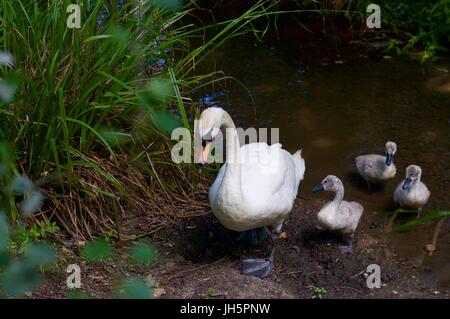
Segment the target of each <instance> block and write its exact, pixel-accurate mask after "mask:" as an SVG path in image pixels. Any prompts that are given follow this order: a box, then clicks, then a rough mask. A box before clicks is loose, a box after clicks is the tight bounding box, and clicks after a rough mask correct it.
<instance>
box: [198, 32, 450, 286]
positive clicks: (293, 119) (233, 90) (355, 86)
mask: <svg viewBox="0 0 450 319" xmlns="http://www.w3.org/2000/svg"><path fill="white" fill-rule="evenodd" d="M296 56H298V54H296V52H295V49H293V48H292V46H291V45H290V44H286V43H275V44H272V45H270V44H260V43H258V42H256V41H254V40H253V39H251V38H245V39H242V38H240V39H236V40H233V41H231V42H229V43H228V44H227V45H225V46H224V47H222V48H221V49H218V50H217V51H216V52H215V53H214V54H213V56H212V58H211V61H210V62H211V63H210V64H209V71H211V70H222V71H224V73H225V74H226V75H229V76H233V77H235V78H236V79H238V80H239V81H241V82H242V83H243V84H245V86H246V87H247V88H248V89H249V90H250V92H251V93H252V95H253V98H254V102H255V106H253V104H252V100H251V99H250V97H249V95H248V93H247V91H246V90H245V89H243V87H242V86H241V85H239V84H238V83H237V82H234V81H231V80H227V82H226V83H222V84H220V85H217V84H216V85H215V87H213V88H212V90H211V88H210V90H209V91H208V92H202V95H203V98H204V102H205V104H208V105H218V106H221V107H223V108H224V109H226V110H227V111H229V112H230V114H231V115H232V117H233V119H234V121H235V123H236V125H237V126H240V127H243V128H247V127H256V128H259V127H267V128H273V127H276V128H279V129H280V142H281V143H282V144H283V146H284V148H286V149H287V150H289V151H291V152H293V151H295V150H296V149H298V148H302V149H303V156H304V158H305V161H306V174H305V179H304V181H303V182H302V184H301V186H300V194H299V197H300V198H313V197H318V198H321V199H327V198H330V197H331V194H320V195H317V194H312V193H311V189H312V187H313V186H314V185H316V184H317V183H319V182H320V181H321V180H322V179H323V178H324V177H325V176H326V175H328V174H334V175H337V176H338V177H340V178H341V179H342V181H343V182H344V185H345V198H346V199H347V200H355V201H358V202H360V203H361V204H362V205H363V206H364V208H365V212H364V215H363V219H362V221H361V224H360V227H359V231H363V232H367V233H370V232H371V231H372V228H373V226H374V225H386V224H387V223H388V221H389V215H388V214H386V213H385V212H386V211H392V210H393V209H394V206H393V203H392V194H393V191H394V189H395V187H396V185H397V184H398V183H399V182H400V181H401V180H402V179H403V178H404V170H405V168H406V166H407V165H409V164H413V163H414V164H417V165H420V166H421V167H422V170H423V177H422V180H423V182H425V183H426V184H427V186H428V187H429V189H430V191H431V198H430V201H429V203H428V204H427V206H426V207H425V208H424V214H427V213H430V212H432V211H434V210H437V209H447V210H448V209H449V208H450V202H449V172H450V166H449V154H450V153H449V150H450V148H449V146H450V145H449V144H450V138H449V137H450V136H449V128H450V74H449V71H450V63H449V61H444V62H439V63H436V64H433V65H426V66H424V65H421V64H420V63H419V62H418V61H417V60H412V59H408V58H401V59H400V58H392V59H384V60H383V59H381V60H371V59H359V60H358V61H355V62H352V63H341V61H340V60H339V57H337V58H336V61H335V63H331V64H328V65H322V64H320V63H319V64H314V65H308V64H307V63H305V62H304V61H303V60H301V59H298V58H297V57H296ZM255 113H256V115H255ZM388 140H393V141H395V142H396V143H397V144H398V151H397V154H396V156H395V158H394V163H395V164H396V166H397V176H396V177H395V178H394V179H393V180H390V181H389V182H387V183H385V185H384V187H381V188H378V189H376V190H375V191H373V192H369V191H368V190H367V188H366V186H365V183H364V182H363V181H362V180H361V179H360V178H359V177H358V176H357V174H356V173H355V169H354V158H355V157H356V156H357V155H360V154H367V153H379V154H383V152H384V144H385V142H386V141H388ZM413 218H414V217H412V216H402V217H401V218H397V220H396V221H395V225H397V226H398V225H400V224H402V223H404V222H406V221H408V220H412V219H413ZM434 227H435V223H429V224H427V225H425V226H421V227H418V228H416V229H414V230H412V231H410V232H407V233H402V234H396V235H394V236H393V237H392V238H389V241H387V242H386V248H385V256H386V258H402V259H406V260H408V261H411V262H412V263H414V264H415V265H416V266H417V267H420V268H421V269H423V270H424V272H428V273H429V276H433V278H436V280H438V281H439V285H440V286H444V287H449V286H450V236H449V230H450V223H449V219H447V221H446V222H445V223H444V225H443V227H442V229H441V232H440V236H439V241H438V243H437V251H435V253H434V254H433V256H432V257H429V256H428V254H427V253H426V252H425V251H424V249H423V247H424V245H425V244H428V243H430V242H431V239H432V236H433V231H434Z"/></svg>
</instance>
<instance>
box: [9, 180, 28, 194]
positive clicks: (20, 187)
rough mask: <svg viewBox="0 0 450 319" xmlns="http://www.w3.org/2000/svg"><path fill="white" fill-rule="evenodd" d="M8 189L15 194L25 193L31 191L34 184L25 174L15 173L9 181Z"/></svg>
mask: <svg viewBox="0 0 450 319" xmlns="http://www.w3.org/2000/svg"><path fill="white" fill-rule="evenodd" d="M10 189H11V191H12V192H13V193H15V194H25V193H29V192H32V191H33V189H34V185H33V183H32V182H31V181H30V179H29V178H28V177H26V176H25V175H16V176H14V178H13V180H12V182H11V186H10Z"/></svg>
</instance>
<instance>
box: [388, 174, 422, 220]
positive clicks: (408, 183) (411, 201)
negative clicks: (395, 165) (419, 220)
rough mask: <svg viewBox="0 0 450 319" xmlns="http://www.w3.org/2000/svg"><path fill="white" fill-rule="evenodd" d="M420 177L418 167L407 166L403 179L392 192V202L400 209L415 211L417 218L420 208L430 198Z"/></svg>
mask: <svg viewBox="0 0 450 319" xmlns="http://www.w3.org/2000/svg"><path fill="white" fill-rule="evenodd" d="M421 176H422V169H421V168H420V166H417V165H409V166H408V167H407V168H406V177H405V179H404V180H403V181H402V182H401V183H400V184H398V186H397V188H396V189H395V191H394V202H395V203H397V204H398V205H399V206H400V207H402V208H407V209H417V217H420V211H421V210H422V207H423V206H425V204H426V203H427V202H428V199H429V198H430V191H429V190H428V187H427V186H426V185H425V184H424V183H422V181H421V180H420V179H421Z"/></svg>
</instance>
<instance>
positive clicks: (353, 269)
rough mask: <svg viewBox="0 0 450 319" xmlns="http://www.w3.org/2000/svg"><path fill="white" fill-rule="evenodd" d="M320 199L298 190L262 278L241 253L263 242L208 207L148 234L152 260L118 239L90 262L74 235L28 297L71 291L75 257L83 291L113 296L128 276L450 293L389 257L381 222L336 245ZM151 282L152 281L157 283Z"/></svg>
mask: <svg viewBox="0 0 450 319" xmlns="http://www.w3.org/2000/svg"><path fill="white" fill-rule="evenodd" d="M322 204H323V200H320V199H319V200H318V199H313V198H303V197H302V198H298V199H297V203H296V206H295V208H294V209H293V211H292V213H291V215H290V217H289V219H288V220H287V222H286V224H285V228H284V230H285V232H286V238H285V239H282V240H280V244H279V248H278V252H277V255H276V260H275V267H274V271H273V273H272V274H271V275H270V276H269V277H268V278H266V279H258V278H254V277H249V276H243V275H241V274H240V271H239V263H240V260H241V259H242V258H246V257H254V256H264V254H267V253H268V252H269V251H270V242H269V241H267V242H266V243H265V244H264V245H262V246H261V247H256V248H253V247H250V246H248V245H246V244H243V243H239V244H236V243H235V238H236V237H235V236H236V234H235V233H233V232H230V231H227V230H226V229H224V228H223V227H222V226H221V225H220V224H219V223H218V222H217V220H216V219H215V217H214V216H213V215H212V214H210V215H207V216H204V217H200V218H195V219H192V220H188V221H186V222H185V223H183V224H180V225H177V226H176V227H173V228H171V229H166V230H164V231H162V232H159V233H156V234H154V236H153V237H152V238H151V239H152V240H153V241H154V242H155V243H156V244H157V246H158V248H159V250H160V256H161V259H160V261H159V262H158V264H157V265H155V266H153V267H137V266H133V265H130V264H129V263H128V255H127V253H126V250H125V247H126V246H127V245H128V244H129V243H126V242H122V243H121V242H119V243H116V251H117V252H118V253H117V254H116V256H115V258H114V260H113V261H110V262H103V263H100V264H97V265H88V264H86V263H84V262H82V261H81V260H80V258H79V253H78V248H77V243H76V242H74V241H68V242H67V243H71V244H66V246H64V247H61V248H60V260H59V262H58V265H57V266H56V267H55V268H53V269H52V270H50V271H49V272H47V278H48V279H47V281H46V283H45V285H44V286H43V287H41V288H40V289H38V290H37V291H35V292H33V294H32V295H31V297H32V298H64V297H67V296H68V290H67V288H66V282H65V280H66V273H65V267H67V265H68V264H69V263H78V264H79V265H80V267H81V270H82V291H84V292H86V293H87V294H88V295H89V296H91V297H92V298H108V297H113V296H114V294H113V291H114V287H116V286H117V284H118V283H119V282H120V280H121V279H124V278H128V277H130V276H131V277H138V278H143V279H145V278H147V281H148V282H149V284H150V285H153V286H155V287H157V290H156V293H157V298H312V297H313V296H315V293H314V288H323V289H325V290H326V293H324V294H323V296H322V297H323V298H448V297H450V289H449V287H448V286H443V285H441V284H439V281H438V278H436V276H435V275H433V274H434V273H435V269H433V268H430V266H429V265H424V264H422V265H421V264H415V263H412V262H410V261H408V260H404V259H399V258H390V257H388V258H386V255H385V254H386V249H385V248H386V245H389V244H390V243H389V242H388V241H386V240H385V239H384V238H385V227H386V225H381V224H380V225H377V224H374V225H370V226H369V227H367V228H366V227H362V228H360V229H358V232H357V237H356V242H355V245H354V251H353V252H352V253H351V254H343V253H341V251H340V249H339V246H340V245H342V244H343V243H342V240H341V238H339V237H335V236H332V235H329V234H328V233H326V232H322V231H319V230H317V229H316V227H315V226H316V223H315V221H316V219H315V218H316V217H315V216H316V214H317V211H318V209H319V208H320V206H321V205H322ZM370 264H378V265H380V267H381V280H382V287H381V288H380V289H369V288H367V284H366V278H365V277H364V272H365V270H366V268H367V266H368V265H370ZM153 282H156V283H157V284H154V283H153Z"/></svg>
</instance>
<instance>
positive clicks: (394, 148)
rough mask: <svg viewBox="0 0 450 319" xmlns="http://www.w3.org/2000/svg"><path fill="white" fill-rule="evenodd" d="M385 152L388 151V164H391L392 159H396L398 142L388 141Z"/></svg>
mask: <svg viewBox="0 0 450 319" xmlns="http://www.w3.org/2000/svg"><path fill="white" fill-rule="evenodd" d="M384 152H385V153H386V165H387V166H390V165H391V164H392V160H393V159H394V155H395V153H396V152H397V144H395V142H392V141H388V142H386V145H385V146H384Z"/></svg>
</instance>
